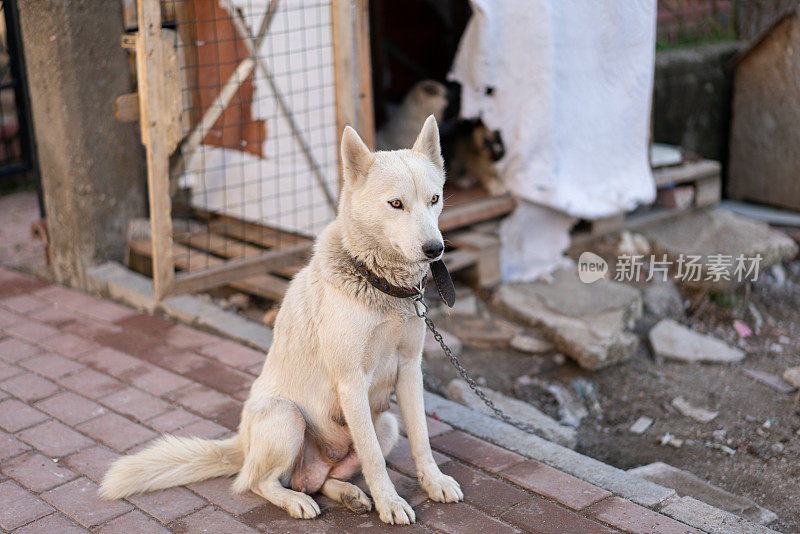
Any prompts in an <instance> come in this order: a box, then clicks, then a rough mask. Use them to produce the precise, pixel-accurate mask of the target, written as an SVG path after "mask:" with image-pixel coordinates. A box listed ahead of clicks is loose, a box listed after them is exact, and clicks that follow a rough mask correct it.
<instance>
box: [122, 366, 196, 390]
mask: <svg viewBox="0 0 800 534" xmlns="http://www.w3.org/2000/svg"><path fill="white" fill-rule="evenodd" d="M120 379H121V380H123V381H125V382H127V383H129V384H133V385H134V386H136V387H138V388H139V389H142V390H144V391H147V392H149V393H152V394H153V395H164V394H165V393H169V392H170V391H175V390H176V389H180V388H182V387H185V386H188V385H189V384H191V381H189V380H188V379H186V378H184V377H182V376H180V375H177V374H175V373H173V372H171V371H166V370H164V369H161V368H160V367H156V366H155V365H151V364H148V363H143V364H142V365H141V366H139V367H136V368H135V369H131V370H129V371H125V372H124V373H122V374H121V375H120Z"/></svg>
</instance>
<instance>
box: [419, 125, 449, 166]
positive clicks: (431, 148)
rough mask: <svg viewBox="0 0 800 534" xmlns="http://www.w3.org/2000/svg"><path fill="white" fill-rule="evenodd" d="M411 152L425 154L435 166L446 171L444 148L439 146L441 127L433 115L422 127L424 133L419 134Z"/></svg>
mask: <svg viewBox="0 0 800 534" xmlns="http://www.w3.org/2000/svg"><path fill="white" fill-rule="evenodd" d="M411 150H413V151H414V152H419V153H420V154H425V155H426V156H428V159H430V160H431V161H432V162H433V164H434V165H436V166H437V167H439V168H440V169H444V160H443V159H442V147H441V145H440V144H439V125H438V124H436V118H435V117H434V116H433V115H430V116H429V117H428V118H427V119H426V120H425V124H423V125H422V131H421V132H419V135H418V136H417V140H416V141H414V147H413V148H412V149H411Z"/></svg>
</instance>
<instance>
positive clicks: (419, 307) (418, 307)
mask: <svg viewBox="0 0 800 534" xmlns="http://www.w3.org/2000/svg"><path fill="white" fill-rule="evenodd" d="M413 300H414V311H416V313H417V316H418V317H421V318H422V319H423V320H424V321H425V326H427V327H428V330H430V331H431V333H432V334H433V339H435V340H436V341H437V342H438V343H439V345H440V346H441V347H442V351H443V352H444V354H445V356H447V357H448V358H449V359H450V363H452V364H453V367H455V368H456V371H458V374H460V375H461V378H463V379H464V381H465V382H466V383H467V385H469V387H470V389H471V390H472V391H473V392H474V393H475V395H477V396H478V398H479V399H481V400H482V401H483V403H484V404H486V406H488V407H489V408H490V409H491V410H492V411H493V412H494V413H495V414H496V415H497V417H499V418H500V419H501V420H502V421H504V422H506V423H508V424H509V425H511V426H513V427H515V428H518V429H520V430H522V431H523V432H527V433H528V434H534V435H535V434H536V431H535V430H534V429H533V427H531V426H530V425H526V424H525V423H523V422H522V421H517V420H516V419H514V418H512V417H510V416H509V415H508V414H506V413H505V412H504V411H503V410H501V409H500V408H498V407H497V406H495V404H494V402H492V399H490V398H489V397H488V396H487V395H486V393H484V391H483V390H482V389H481V387H480V386H479V385H478V384H477V382H475V380H474V379H473V378H472V377H471V376H469V373H467V370H466V369H464V366H463V365H461V362H460V361H459V359H458V358H457V357H456V356H455V354H453V351H452V350H450V347H448V346H447V344H446V343H445V342H444V339H443V338H442V334H440V333H439V331H438V330H436V325H434V324H433V320H432V319H431V318H430V317H428V305H427V304H426V303H425V301H424V300H422V298H415V299H413Z"/></svg>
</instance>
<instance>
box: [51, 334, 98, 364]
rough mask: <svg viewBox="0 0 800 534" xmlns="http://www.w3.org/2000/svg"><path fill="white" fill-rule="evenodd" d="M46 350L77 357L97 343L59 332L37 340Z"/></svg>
mask: <svg viewBox="0 0 800 534" xmlns="http://www.w3.org/2000/svg"><path fill="white" fill-rule="evenodd" d="M39 345H41V346H42V347H44V348H45V349H47V350H52V351H53V352H57V353H59V354H63V355H64V356H68V357H70V358H77V357H78V356H80V355H81V354H85V353H87V352H89V351H90V350H95V349H97V348H98V347H99V345H98V344H97V343H94V342H93V341H89V340H88V339H84V338H82V337H80V336H76V335H75V334H70V333H60V334H56V335H54V336H51V337H48V338H47V339H44V340H42V341H40V342H39Z"/></svg>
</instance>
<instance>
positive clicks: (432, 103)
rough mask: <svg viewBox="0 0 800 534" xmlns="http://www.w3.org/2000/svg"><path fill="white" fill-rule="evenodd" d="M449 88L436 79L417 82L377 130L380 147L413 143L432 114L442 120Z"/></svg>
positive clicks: (401, 147)
mask: <svg viewBox="0 0 800 534" xmlns="http://www.w3.org/2000/svg"><path fill="white" fill-rule="evenodd" d="M448 102H449V101H448V99H447V87H445V86H444V85H443V84H441V83H439V82H437V81H435V80H422V81H421V82H418V83H417V84H416V85H414V87H412V88H411V90H410V91H409V92H408V94H407V95H406V96H405V98H403V103H402V104H400V107H399V108H398V109H397V111H395V113H394V115H392V116H391V117H390V118H389V120H388V121H387V123H386V124H384V125H383V127H382V128H381V129H380V130H378V133H377V135H376V143H377V145H378V150H399V149H403V148H408V147H410V146H411V145H412V143H414V139H416V137H417V134H418V133H419V129H420V128H421V127H422V124H423V123H424V122H425V119H427V118H428V117H429V116H431V115H433V116H434V117H435V118H436V121H437V122H442V117H443V116H444V110H445V109H447V104H448Z"/></svg>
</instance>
